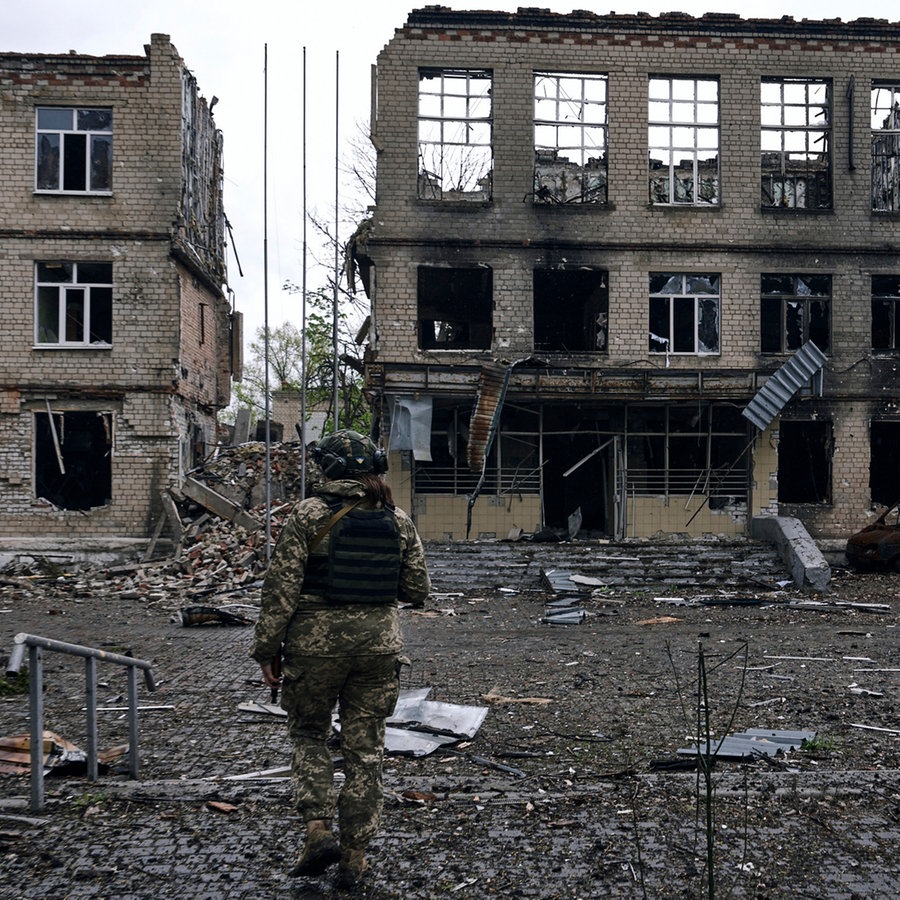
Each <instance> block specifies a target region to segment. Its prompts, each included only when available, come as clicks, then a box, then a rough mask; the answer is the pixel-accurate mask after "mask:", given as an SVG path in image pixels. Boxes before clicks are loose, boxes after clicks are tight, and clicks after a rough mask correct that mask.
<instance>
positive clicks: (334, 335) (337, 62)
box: [331, 50, 341, 431]
mask: <svg viewBox="0 0 900 900" xmlns="http://www.w3.org/2000/svg"><path fill="white" fill-rule="evenodd" d="M340 72H341V52H340V50H335V52H334V308H333V310H332V325H331V344H332V353H333V354H334V400H333V402H334V416H333V418H334V430H335V431H337V430H338V428H340V423H339V420H340V412H339V409H338V400H339V393H338V380H339V377H340V359H339V358H338V278H339V275H340V263H339V253H338V251H339V248H340V241H339V240H338V234H339V231H338V229H339V221H338V220H339V216H338V183H339V180H340V172H339V165H338V157H339V155H340V153H339V144H338V138H339V131H340V128H339V122H338V113H339V111H340V94H341V87H340V85H341V77H340Z"/></svg>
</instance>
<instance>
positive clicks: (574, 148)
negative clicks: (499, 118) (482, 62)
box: [534, 72, 607, 204]
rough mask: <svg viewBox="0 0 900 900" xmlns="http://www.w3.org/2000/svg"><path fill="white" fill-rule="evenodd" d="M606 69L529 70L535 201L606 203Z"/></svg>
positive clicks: (550, 202) (551, 202)
mask: <svg viewBox="0 0 900 900" xmlns="http://www.w3.org/2000/svg"><path fill="white" fill-rule="evenodd" d="M606 86H607V77H606V75H576V74H568V75H565V74H555V73H550V72H536V73H535V75H534V201H535V203H547V204H557V203H606V201H607V167H606V146H607V98H606Z"/></svg>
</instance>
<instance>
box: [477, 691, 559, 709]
mask: <svg viewBox="0 0 900 900" xmlns="http://www.w3.org/2000/svg"><path fill="white" fill-rule="evenodd" d="M483 699H484V700H486V701H487V702H488V703H526V704H534V705H536V706H545V705H546V704H548V703H552V702H553V700H551V699H550V698H549V697H506V696H504V695H503V694H498V693H497V689H496V688H491V690H490V691H488V693H486V694H485V695H484V697H483Z"/></svg>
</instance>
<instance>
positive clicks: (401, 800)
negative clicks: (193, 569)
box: [0, 545, 900, 900]
mask: <svg viewBox="0 0 900 900" xmlns="http://www.w3.org/2000/svg"><path fill="white" fill-rule="evenodd" d="M429 550H430V556H431V558H432V560H433V570H434V573H435V596H434V598H433V600H432V602H431V604H430V608H429V609H428V610H426V611H425V612H424V613H413V612H405V613H404V617H405V623H406V632H407V637H408V646H407V650H408V654H409V656H410V657H411V659H412V663H413V664H412V666H411V668H410V670H409V673H408V674H407V676H406V684H405V686H407V687H419V686H426V685H427V686H430V687H431V688H432V690H433V694H432V696H433V698H434V699H439V700H446V701H449V702H454V703H462V704H478V705H487V706H488V707H489V713H488V716H487V718H486V720H485V722H484V724H483V726H482V728H481V730H480V731H479V733H478V734H477V735H476V737H475V739H474V740H473V741H471V742H469V743H468V744H462V745H458V746H456V747H455V748H454V752H449V753H445V752H439V753H435V754H433V755H431V756H428V757H425V758H419V759H410V758H402V757H396V758H391V759H389V760H388V761H387V763H386V766H385V787H386V808H385V823H384V825H385V827H384V831H383V833H382V835H381V837H380V838H379V839H378V841H377V842H376V844H375V845H374V846H373V848H372V850H373V852H372V861H373V875H372V878H371V880H370V882H369V884H368V887H367V891H366V893H367V894H368V895H369V896H372V897H384V898H437V897H463V898H465V897H469V898H481V897H486V896H503V897H544V898H577V897H583V898H589V897H590V898H593V897H606V896H609V897H651V898H655V897H696V896H703V895H708V894H704V885H705V884H706V883H707V882H706V879H705V876H704V871H708V868H707V867H706V863H707V861H708V857H707V846H708V842H707V837H708V836H712V838H711V841H710V842H709V843H710V844H711V846H712V852H713V872H714V873H715V877H716V886H717V887H716V890H715V895H716V896H721V897H724V896H726V894H728V893H729V892H730V895H731V896H736V897H755V898H761V897H771V898H774V897H788V896H790V897H809V898H819V897H826V898H851V897H866V898H869V897H878V898H881V897H884V898H893V897H896V896H900V864H898V855H897V850H896V848H897V843H898V839H900V779H898V770H900V735H898V734H897V733H896V732H897V731H898V730H900V717H898V714H897V709H898V705H897V686H898V677H900V676H898V668H900V648H898V642H897V631H896V626H897V622H898V612H900V591H898V584H900V583H898V581H897V580H896V579H897V578H898V577H900V576H891V575H884V576H871V577H868V576H867V577H863V576H844V577H842V578H841V579H838V580H836V583H835V589H834V591H833V592H832V594H830V595H828V596H827V597H812V598H810V597H803V596H800V595H794V594H790V593H789V592H788V593H786V594H785V593H782V594H768V593H765V592H763V593H759V592H753V591H751V590H750V586H751V581H752V579H749V578H748V580H747V581H745V582H741V576H738V575H732V576H731V582H730V584H729V585H728V586H729V587H730V588H731V589H732V590H730V591H728V590H726V589H724V588H723V587H722V585H721V583H719V584H718V585H717V586H715V587H713V588H711V587H709V586H708V585H705V586H704V585H700V584H697V583H695V584H690V585H688V584H686V582H688V581H690V580H691V579H690V578H688V577H687V576H686V575H684V574H683V573H682V575H681V576H680V578H681V579H682V582H684V583H682V585H681V586H682V587H683V588H684V590H680V589H679V583H678V579H677V578H673V579H672V580H671V582H670V583H668V585H667V588H668V589H667V590H666V591H665V596H666V597H667V599H666V600H659V599H658V598H659V597H660V596H662V594H660V593H658V592H656V591H653V590H650V589H649V588H646V589H644V590H643V592H642V593H634V592H629V591H627V590H626V589H625V588H623V587H622V586H616V585H615V584H613V583H612V582H613V581H614V578H613V577H612V576H611V575H610V574H609V573H610V568H612V569H613V570H614V569H616V568H617V567H618V568H619V569H621V568H622V567H623V566H625V565H626V563H625V562H624V560H625V559H626V558H627V559H630V558H631V554H632V550H631V549H629V548H628V547H624V548H623V547H620V548H613V547H609V546H604V547H597V546H581V547H577V548H576V550H577V551H578V554H580V557H579V556H577V555H576V557H572V556H565V555H564V554H563V551H562V550H561V549H560V548H559V547H554V546H552V545H551V546H548V547H546V548H540V547H536V546H532V547H511V546H508V545H494V546H493V548H492V547H491V546H490V545H487V546H485V545H457V546H456V547H454V548H446V547H443V548H442V547H432V548H429ZM561 554H562V555H561ZM729 554H732V555H736V554H735V551H734V550H733V549H732V550H727V551H726V552H725V553H724V556H726V557H727V556H728V555H729ZM676 555H678V554H676ZM682 555H683V554H682ZM707 555H708V556H709V557H710V559H711V558H712V557H713V556H722V555H723V554H722V553H721V548H714V547H710V548H708V550H707ZM600 556H603V557H606V558H607V559H608V558H610V557H612V558H618V559H619V560H620V562H619V563H618V564H615V565H612V566H610V564H607V565H604V566H598V565H597V559H598V558H599V557H600ZM701 556H702V554H701ZM578 558H580V560H581V564H580V567H577V566H576V567H575V568H578V569H579V571H581V570H582V569H586V570H588V575H590V576H591V577H594V576H597V575H598V573H600V574H601V577H605V578H608V579H609V581H610V585H609V586H608V587H601V588H597V587H596V586H595V587H594V594H593V596H590V597H588V596H587V595H585V596H583V597H582V601H583V607H584V609H585V610H586V613H587V616H586V618H585V620H584V621H583V622H582V623H581V624H579V625H575V626H569V627H559V626H551V625H547V624H545V623H543V622H542V621H541V620H542V618H543V616H544V613H545V611H546V603H547V601H548V599H549V595H548V593H547V592H546V591H545V590H544V589H543V588H542V586H541V581H540V569H541V566H542V560H543V561H544V562H548V561H549V562H551V563H552V564H553V565H552V566H548V568H553V567H558V566H560V565H562V566H566V565H573V566H574V564H573V559H578ZM760 565H761V564H759V563H757V564H756V566H755V572H756V574H757V576H758V575H760V574H763V575H764V576H765V578H764V579H762V580H764V581H771V580H772V579H774V578H776V577H777V575H778V573H777V572H770V571H766V572H760V569H759V566H760ZM703 569H704V567H703V565H702V563H701V564H700V565H699V566H695V573H702V571H703ZM604 573H605V574H604ZM101 574H102V573H101ZM725 580H726V582H727V581H728V578H727V577H726V579H725ZM757 580H760V579H759V578H757ZM694 581H695V582H696V581H697V579H694ZM704 591H705V592H706V593H705V594H703V592H704ZM697 597H701V599H700V600H697V599H696V598H697ZM241 599H242V601H243V602H247V603H252V602H253V601H254V599H255V595H254V592H253V591H252V590H248V591H245V593H244V594H243V595H242V597H241ZM723 599H725V600H729V599H730V601H732V602H731V603H730V605H719V604H718V602H716V601H717V600H723ZM809 601H812V603H813V604H820V605H808V602H809ZM835 601H837V603H836V602H835ZM231 602H235V601H234V598H231ZM841 602H846V603H849V604H856V605H844V606H841V605H840V603H841ZM184 603H185V597H184V595H183V593H179V592H177V591H171V590H170V591H168V592H167V591H161V590H159V589H158V586H157V585H155V584H153V583H151V582H150V581H149V580H148V583H147V584H146V585H145V587H144V589H143V590H141V589H140V587H138V589H136V588H135V584H134V582H133V581H129V582H128V584H127V585H126V586H124V587H123V586H122V585H119V584H118V583H117V582H116V580H115V579H114V578H113V579H110V580H107V581H103V580H102V578H101V577H100V575H98V576H97V577H96V578H94V579H93V580H92V579H91V578H85V577H78V578H74V577H66V576H65V575H63V576H59V577H57V578H54V579H41V578H33V579H23V578H10V579H6V581H5V583H4V584H2V586H0V611H2V612H0V615H2V629H0V656H2V655H3V654H4V653H6V652H7V651H8V649H9V647H10V646H11V642H12V636H13V635H14V634H16V633H17V632H20V631H28V632H31V633H35V634H41V635H44V636H47V637H54V638H58V639H62V640H67V641H71V642H75V643H81V644H86V645H89V646H94V647H100V648H104V649H108V650H113V651H115V652H123V651H125V650H129V651H131V652H132V653H133V655H135V656H137V657H141V658H144V659H148V660H150V661H151V662H152V663H153V669H154V673H155V675H156V678H157V680H158V682H159V690H158V691H157V692H156V693H155V694H152V695H151V694H148V693H147V692H146V691H145V690H143V688H142V689H141V691H140V700H141V705H142V706H158V707H160V708H159V709H146V710H145V711H143V712H142V713H141V724H140V750H141V765H142V770H141V779H140V781H138V782H131V781H129V780H128V779H127V778H125V777H124V776H123V775H121V774H117V773H116V772H111V773H108V774H105V775H103V776H102V777H101V778H100V780H99V781H98V782H96V783H93V784H91V783H88V782H87V781H86V780H84V779H83V778H81V777H71V776H69V777H64V776H49V777H48V779H47V782H46V787H47V802H46V806H45V809H44V810H43V812H41V813H39V814H38V813H32V812H30V811H29V809H28V784H27V781H26V780H23V779H22V778H15V777H11V776H7V777H0V898H3V900H6V898H16V900H18V898H46V897H54V898H57V897H58V898H64V897H65V898H88V897H96V898H113V897H114V898H117V900H127V898H156V897H165V898H182V897H183V898H188V897H190V898H198V900H199V898H251V897H252V898H261V897H327V896H331V895H332V889H331V886H330V883H329V879H328V878H323V879H321V880H318V881H305V880H299V881H291V880H290V879H288V878H287V877H286V875H285V872H286V869H287V866H288V861H289V859H290V858H291V857H292V856H293V854H294V853H295V851H296V847H297V834H298V830H299V828H298V826H299V823H298V822H297V820H296V817H295V816H294V814H293V812H292V809H291V806H290V802H289V788H288V785H287V782H286V781H285V780H284V779H283V778H279V777H268V778H260V779H255V780H250V781H240V780H231V779H230V776H236V775H241V774H244V773H249V772H254V771H258V770H265V769H270V768H275V767H280V766H284V765H286V764H287V761H288V745H287V741H286V739H285V734H284V728H283V724H282V721H281V720H278V719H275V718H272V717H265V716H258V715H253V714H248V713H244V712H241V711H240V710H239V708H238V707H239V704H241V703H242V702H245V701H251V700H260V701H262V700H265V699H266V691H265V690H264V689H263V688H262V687H261V686H260V684H259V681H258V678H257V672H256V667H255V665H254V664H253V663H252V662H251V661H250V660H249V659H248V657H247V647H248V645H249V640H250V630H249V628H246V627H227V628H226V627H207V628H184V627H182V626H181V625H179V624H177V623H176V622H173V621H171V618H172V616H173V614H174V613H175V612H176V611H177V609H178V608H180V607H181V606H182V605H184ZM863 603H874V604H875V606H873V607H868V606H861V605H860V604H863ZM701 650H702V654H701ZM701 662H702V664H703V665H704V666H705V668H706V670H707V673H708V685H709V696H708V697H707V699H706V701H705V702H699V701H698V700H697V684H698V678H697V673H698V671H699V668H700V664H701ZM46 670H47V671H46V674H45V686H46V698H45V704H46V722H45V724H46V727H47V728H49V729H52V730H54V731H56V732H58V733H60V734H61V735H63V736H64V737H66V738H68V739H69V740H71V741H73V742H74V743H76V744H82V745H83V741H84V738H83V734H84V713H83V712H82V711H81V706H82V704H83V691H84V686H83V664H81V663H80V662H77V661H76V662H73V661H71V660H69V659H68V658H65V657H60V656H56V655H48V656H47V657H46ZM100 681H101V688H100V691H99V699H100V703H101V706H102V707H118V706H122V705H123V699H122V698H123V696H124V693H125V682H124V678H123V676H122V674H121V673H120V671H119V670H118V669H116V668H114V667H108V666H106V665H103V664H101V666H100ZM491 696H492V697H493V698H494V699H493V700H487V699H486V697H491ZM498 698H499V699H498ZM698 710H700V711H702V712H705V711H706V710H709V712H710V716H711V718H712V720H713V722H712V725H711V728H712V731H713V733H715V734H721V733H723V732H728V733H731V732H733V731H736V730H741V729H745V728H747V727H752V726H754V725H756V726H759V727H767V728H781V729H791V728H807V729H812V730H815V731H817V732H818V733H819V735H820V739H819V740H818V742H817V744H816V746H814V747H812V748H809V749H807V750H804V751H797V752H792V753H789V754H788V755H787V756H786V757H784V758H782V759H778V760H773V761H771V762H764V761H759V760H757V761H754V762H751V763H748V764H746V765H741V764H729V763H720V764H718V765H717V766H716V767H715V770H714V772H713V781H712V784H711V787H710V793H709V795H708V796H709V797H710V800H709V802H707V799H706V798H707V792H706V790H705V787H704V785H703V783H702V782H701V783H699V784H698V779H697V774H696V772H690V771H679V770H678V769H677V768H672V766H673V760H675V759H676V750H677V749H678V748H680V747H683V746H685V744H686V743H690V739H691V736H692V735H693V734H695V733H696V720H697V718H698V716H697V711H698ZM123 715H124V714H123V713H122V712H121V711H114V710H108V711H104V712H101V713H100V743H101V746H102V747H109V746H113V745H116V744H120V743H123V742H124V741H125V740H126V739H127V732H126V722H125V719H124V718H123ZM701 718H702V716H701ZM27 726H28V718H27V702H26V700H25V698H23V697H20V696H12V697H0V735H3V736H6V735H11V734H17V733H22V732H25V731H27ZM858 726H865V727H864V728H861V727H858ZM878 729H880V730H878ZM707 811H709V812H710V815H711V821H710V822H709V823H707V818H706V816H707Z"/></svg>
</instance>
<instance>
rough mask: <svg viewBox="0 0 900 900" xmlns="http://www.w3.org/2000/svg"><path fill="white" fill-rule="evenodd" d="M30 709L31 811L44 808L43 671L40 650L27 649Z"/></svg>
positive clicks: (34, 648) (35, 648) (34, 647)
mask: <svg viewBox="0 0 900 900" xmlns="http://www.w3.org/2000/svg"><path fill="white" fill-rule="evenodd" d="M28 675H29V684H30V691H29V695H28V702H29V705H30V707H31V716H30V718H31V811H32V812H40V811H41V810H42V809H43V808H44V671H43V661H42V659H41V648H40V647H36V646H34V645H33V644H32V645H31V646H30V647H29V648H28Z"/></svg>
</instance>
